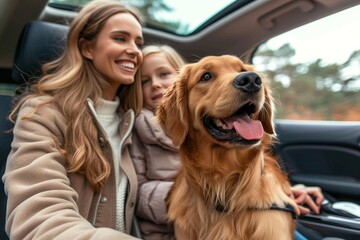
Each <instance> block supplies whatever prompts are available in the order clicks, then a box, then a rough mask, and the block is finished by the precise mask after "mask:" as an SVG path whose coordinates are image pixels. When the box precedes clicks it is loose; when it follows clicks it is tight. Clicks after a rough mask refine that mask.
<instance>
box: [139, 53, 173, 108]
mask: <svg viewBox="0 0 360 240" xmlns="http://www.w3.org/2000/svg"><path fill="white" fill-rule="evenodd" d="M141 71H142V73H141V82H142V90H143V97H144V105H145V107H147V108H148V109H150V110H155V108H156V107H157V105H158V104H159V103H160V101H161V99H162V96H163V93H164V92H165V90H166V89H167V88H168V87H169V86H171V85H172V84H173V83H174V80H175V74H176V70H175V68H174V67H173V66H172V65H171V64H170V63H169V61H168V60H167V58H166V57H165V55H164V54H163V53H152V54H150V55H147V56H146V57H145V58H144V62H143V65H142V69H141Z"/></svg>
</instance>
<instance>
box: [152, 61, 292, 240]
mask: <svg viewBox="0 0 360 240" xmlns="http://www.w3.org/2000/svg"><path fill="white" fill-rule="evenodd" d="M270 94H271V93H270V89H269V88H268V87H267V85H266V82H264V80H263V79H261V77H260V76H259V75H258V74H256V73H255V72H254V70H253V68H252V67H251V66H250V65H246V64H244V63H243V62H242V61H241V60H240V59H239V58H238V57H235V56H230V55H224V56H208V57H205V58H203V59H201V60H200V61H199V62H197V63H193V64H188V65H186V66H185V67H184V68H182V69H181V71H180V73H179V75H178V77H177V79H176V81H175V83H174V85H173V87H170V88H169V90H168V91H167V92H166V93H165V94H164V98H163V101H162V103H161V104H160V106H159V107H158V109H157V112H156V114H157V120H158V121H159V122H160V124H161V126H162V127H163V129H164V131H165V132H166V133H167V134H168V135H169V136H170V137H171V138H172V140H173V142H174V144H175V145H177V146H179V153H180V158H181V161H182V169H181V170H180V172H179V174H178V176H177V177H176V179H175V182H174V185H173V188H172V190H171V192H170V194H169V196H168V198H167V202H168V217H169V219H170V221H172V222H173V223H174V226H175V234H176V239H177V240H193V239H194V240H221V239H224V240H242V239H243V240H247V239H252V240H264V239H266V240H269V239H270V240H289V239H294V230H295V220H294V218H295V217H294V212H293V210H294V209H295V206H296V205H295V203H294V201H293V200H292V199H291V198H290V197H289V196H290V195H291V190H290V184H289V182H288V179H287V176H286V175H285V174H284V173H282V171H281V170H280V168H279V165H278V163H277V160H276V159H275V158H274V157H272V156H271V154H270V152H271V151H270V146H271V144H272V138H273V137H274V135H275V132H274V126H273V103H272V98H271V95H270Z"/></svg>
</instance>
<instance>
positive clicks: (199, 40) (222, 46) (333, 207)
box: [0, 0, 360, 239]
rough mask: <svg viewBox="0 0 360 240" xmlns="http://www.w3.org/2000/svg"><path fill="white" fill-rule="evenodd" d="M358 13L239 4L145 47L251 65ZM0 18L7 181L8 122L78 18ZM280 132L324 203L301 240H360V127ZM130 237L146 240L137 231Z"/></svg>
mask: <svg viewBox="0 0 360 240" xmlns="http://www.w3.org/2000/svg"><path fill="white" fill-rule="evenodd" d="M359 5H360V2H359V1H358V0H332V1H327V0H298V1H297V0H295V1H292V0H262V1H251V0H243V1H235V2H234V3H232V4H231V5H229V6H228V7H227V8H225V10H224V11H223V12H220V13H218V14H217V15H215V17H214V18H212V19H210V20H208V21H206V22H205V23H204V24H203V25H201V26H200V27H199V28H197V29H195V30H194V31H193V32H192V33H191V34H185V35H184V34H176V33H171V32H169V31H163V30H161V29H158V28H157V27H156V26H154V25H151V24H150V23H148V24H147V23H146V22H145V26H144V38H145V40H146V44H151V43H163V44H169V45H171V46H173V47H174V48H175V49H177V50H178V51H179V52H180V53H181V54H182V55H183V56H184V57H185V59H186V60H187V61H188V62H194V61H197V60H198V59H199V58H201V57H204V56H207V55H221V54H235V55H237V56H241V57H242V58H243V59H245V60H247V61H248V62H250V63H251V59H252V57H253V55H254V53H255V51H256V50H257V49H258V47H259V45H260V44H261V43H263V42H265V41H267V40H269V39H271V38H272V37H275V36H277V35H279V34H281V33H284V32H286V31H289V30H291V29H294V28H296V27H298V26H302V25H304V24H306V23H309V22H312V21H315V20H317V19H320V18H323V17H326V16H328V15H331V14H334V13H336V12H340V11H342V10H345V9H348V8H351V7H354V6H355V7H356V6H359ZM0 13H1V14H0V86H1V85H4V86H6V87H7V88H6V91H5V90H2V91H0V108H1V111H0V115H1V121H0V139H1V140H0V142H1V144H0V169H1V176H2V175H3V173H4V171H5V167H6V160H7V155H8V153H9V152H10V148H11V141H12V135H11V134H12V133H11V127H12V123H11V122H10V121H9V120H8V119H7V116H8V114H9V112H10V110H11V107H12V104H13V101H14V99H15V97H16V94H17V91H20V90H24V89H26V87H28V86H29V84H31V83H32V82H34V81H36V79H38V78H39V77H40V76H41V65H42V64H43V63H46V62H49V61H51V60H53V59H56V58H57V57H58V56H59V55H60V54H61V53H62V51H64V49H65V43H66V34H67V31H68V29H69V26H68V22H70V21H71V19H72V18H73V17H74V16H75V15H76V11H73V10H66V9H58V8H55V7H52V6H50V5H49V4H48V1H47V0H38V1H30V0H22V1H19V0H16V1H14V0H4V1H2V2H1V3H0ZM359 20H360V19H359ZM359 41H360V39H359ZM359 60H360V59H359ZM358 76H359V74H358ZM4 89H5V88H4ZM276 132H277V136H278V139H279V141H278V142H279V143H278V144H276V145H275V146H274V152H275V153H276V154H277V155H278V156H279V157H280V160H281V163H280V164H281V166H282V167H283V170H284V171H287V172H288V174H289V178H290V181H291V183H292V184H300V183H301V184H304V185H308V186H319V187H321V188H322V190H323V192H324V195H325V198H326V199H325V200H324V202H323V204H322V210H321V214H320V215H316V214H313V213H310V214H308V215H306V216H301V217H299V219H298V223H299V224H300V225H301V226H302V228H304V229H306V230H304V231H303V232H302V233H303V234H304V235H305V236H307V237H308V239H315V237H314V238H312V237H313V236H314V235H316V237H318V239H321V238H326V237H335V238H340V239H360V174H359V169H360V119H357V120H355V121H347V122H345V121H329V122H327V121H293V120H286V119H276ZM0 185H1V193H0V197H1V199H0V207H1V210H0V239H8V237H7V235H6V233H5V214H6V194H5V192H4V191H3V182H2V181H1V183H0ZM132 234H133V235H134V236H140V233H139V230H138V229H137V228H136V224H135V228H134V229H133V231H132Z"/></svg>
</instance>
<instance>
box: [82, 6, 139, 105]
mask: <svg viewBox="0 0 360 240" xmlns="http://www.w3.org/2000/svg"><path fill="white" fill-rule="evenodd" d="M143 43H144V40H143V35H142V27H141V25H140V23H139V22H138V21H137V20H136V18H135V17H134V16H133V15H131V14H130V13H119V14H116V15H114V16H111V17H110V18H108V19H107V21H106V22H105V24H104V26H103V28H102V29H101V30H100V32H99V33H98V35H97V37H96V39H95V40H94V41H92V42H87V43H85V47H83V48H82V54H83V55H84V57H86V58H88V59H90V60H92V62H93V64H94V67H95V69H96V70H97V71H98V72H99V73H100V74H102V75H103V77H104V79H105V80H106V81H107V82H108V83H109V87H108V88H107V89H104V93H103V98H104V99H107V100H113V99H114V98H115V94H116V91H117V89H118V88H119V87H120V85H121V84H126V85H127V84H132V83H133V82H134V76H135V73H136V71H137V70H138V68H139V65H140V63H141V62H142V60H143V55H142V52H141V47H142V45H143Z"/></svg>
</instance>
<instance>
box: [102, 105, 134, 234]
mask: <svg viewBox="0 0 360 240" xmlns="http://www.w3.org/2000/svg"><path fill="white" fill-rule="evenodd" d="M119 104H120V101H119V98H116V100H115V101H107V100H105V99H100V101H99V104H97V106H96V107H95V110H96V114H97V119H98V121H99V122H100V124H101V126H102V127H103V128H104V130H105V132H106V134H107V135H108V138H109V141H110V145H111V148H112V152H113V158H114V167H115V178H116V183H117V189H116V190H117V193H116V202H117V206H116V207H117V209H116V210H117V211H116V228H117V230H119V231H121V232H124V231H125V223H124V212H125V209H124V208H125V195H126V188H127V184H128V180H127V177H126V175H125V174H124V173H123V172H122V171H121V168H120V161H121V149H120V141H121V139H120V134H119V125H120V117H119V115H118V112H117V109H118V107H119Z"/></svg>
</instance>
